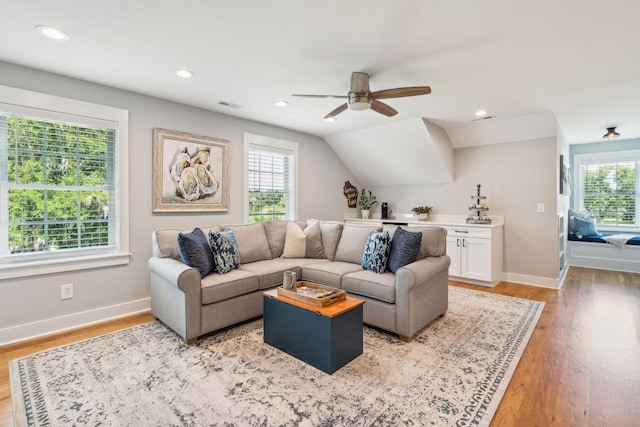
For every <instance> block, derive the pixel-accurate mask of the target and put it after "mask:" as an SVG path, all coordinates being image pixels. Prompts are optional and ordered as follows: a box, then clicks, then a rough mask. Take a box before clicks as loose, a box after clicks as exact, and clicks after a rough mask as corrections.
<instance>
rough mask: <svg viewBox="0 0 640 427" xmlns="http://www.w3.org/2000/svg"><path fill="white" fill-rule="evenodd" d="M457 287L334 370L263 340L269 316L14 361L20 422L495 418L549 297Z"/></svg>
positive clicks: (157, 327)
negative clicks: (420, 320) (403, 335)
mask: <svg viewBox="0 0 640 427" xmlns="http://www.w3.org/2000/svg"><path fill="white" fill-rule="evenodd" d="M449 290H450V294H449V295H450V303H449V310H448V311H447V314H446V315H445V316H444V317H441V318H438V320H436V321H435V322H433V323H432V324H431V325H430V326H429V327H427V328H426V329H424V330H423V331H422V332H421V333H420V334H419V336H418V337H416V339H415V340H414V341H412V342H410V343H405V342H402V341H400V340H399V339H398V338H397V337H396V336H393V335H389V334H387V333H384V332H381V331H379V330H376V329H372V328H368V327H365V328H364V353H363V354H362V355H361V356H359V357H358V358H356V359H355V360H353V361H352V362H351V363H349V364H348V365H346V366H345V367H343V368H342V369H340V370H338V371H337V372H335V373H334V374H333V375H327V374H325V373H323V372H322V371H319V370H317V369H315V368H313V367H311V366H309V365H307V364H305V363H303V362H300V361H298V360H297V359H295V358H293V357H291V356H289V355H287V354H286V353H283V352H281V351H279V350H277V349H275V348H273V347H271V346H269V345H267V344H265V343H264V342H263V340H262V332H263V329H262V320H257V321H253V322H251V323H247V324H244V325H241V326H238V327H235V328H232V329H229V330H226V331H222V332H219V333H216V334H212V335H209V336H207V337H204V338H202V339H200V340H198V343H197V345H195V346H188V345H185V344H184V343H183V342H182V340H181V339H180V338H179V337H177V336H176V335H175V334H174V333H173V332H171V331H170V330H168V329H167V328H166V327H165V326H164V325H163V324H162V323H160V322H152V323H148V324H144V325H140V326H136V327H133V328H130V329H126V330H123V331H119V332H114V333H112V334H108V335H103V336H100V337H96V338H93V339H89V340H87V341H83V342H79V343H75V344H70V345H67V346H64V347H59V348H55V349H52V350H47V351H43V352H41V353H38V354H35V355H32V356H28V357H25V358H22V359H17V360H13V361H11V363H10V381H11V394H12V399H13V411H14V418H15V422H16V426H17V427H21V426H43V425H53V426H59V425H103V426H125V425H130V426H147V425H153V426H168V425H183V426H201V425H224V426H275V425H282V426H378V425H394V426H402V425H419V426H428V425H433V426H470V425H480V426H488V425H489V423H490V421H491V418H492V417H493V415H494V413H495V411H496V409H497V407H498V404H499V403H500V399H501V398H502V396H503V394H504V391H505V389H506V387H507V385H508V383H509V380H510V379H511V376H512V374H513V371H514V370H515V368H516V365H517V364H518V361H519V359H520V357H521V355H522V352H523V351H524V348H525V346H526V345H527V342H528V340H529V337H530V335H531V333H532V332H533V329H534V328H535V325H536V323H537V321H538V318H539V316H540V313H541V312H542V308H543V305H544V303H540V302H535V301H528V300H522V299H516V298H511V297H505V296H499V295H493V294H489V293H486V292H478V291H471V290H467V289H462V288H456V287H450V288H449Z"/></svg>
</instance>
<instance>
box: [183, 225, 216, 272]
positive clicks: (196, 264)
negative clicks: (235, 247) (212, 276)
mask: <svg viewBox="0 0 640 427" xmlns="http://www.w3.org/2000/svg"><path fill="white" fill-rule="evenodd" d="M178 252H179V253H180V258H182V262H184V263H185V264H186V265H188V266H189V267H193V268H195V269H196V270H198V271H199V272H200V276H201V277H204V276H206V275H207V274H209V273H211V272H213V271H214V270H215V263H214V262H213V254H212V253H211V248H210V247H209V242H207V236H205V235H204V233H203V232H202V230H200V229H199V228H196V229H194V230H193V231H192V232H191V233H184V234H183V233H178Z"/></svg>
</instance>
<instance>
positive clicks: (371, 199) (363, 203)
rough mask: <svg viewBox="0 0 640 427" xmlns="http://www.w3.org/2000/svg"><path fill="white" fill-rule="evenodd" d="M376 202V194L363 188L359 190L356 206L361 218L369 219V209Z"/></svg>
mask: <svg viewBox="0 0 640 427" xmlns="http://www.w3.org/2000/svg"><path fill="white" fill-rule="evenodd" d="M376 203H378V201H377V200H376V196H374V195H373V194H372V193H371V190H367V189H365V188H363V189H362V191H360V197H359V198H358V206H359V207H360V212H361V213H362V219H369V209H371V208H372V207H373V205H375V204H376Z"/></svg>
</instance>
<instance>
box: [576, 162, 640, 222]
mask: <svg viewBox="0 0 640 427" xmlns="http://www.w3.org/2000/svg"><path fill="white" fill-rule="evenodd" d="M636 173H637V169H636V166H635V162H618V163H609V164H598V165H593V164H591V165H584V166H583V182H584V188H583V190H584V191H583V203H584V207H585V208H587V209H589V210H591V212H592V214H593V216H594V217H595V218H596V222H597V224H599V225H615V226H631V227H636V226H637V225H636V221H637V218H636V214H637V213H636V198H637V197H638V194H637V189H636V182H637V180H636Z"/></svg>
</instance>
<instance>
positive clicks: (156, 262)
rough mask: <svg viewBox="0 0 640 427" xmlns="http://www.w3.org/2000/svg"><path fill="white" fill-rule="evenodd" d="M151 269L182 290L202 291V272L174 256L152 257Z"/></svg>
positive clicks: (150, 261)
mask: <svg viewBox="0 0 640 427" xmlns="http://www.w3.org/2000/svg"><path fill="white" fill-rule="evenodd" d="M149 270H150V271H151V272H152V273H155V274H157V275H158V276H160V277H162V278H164V280H166V281H167V283H169V284H171V285H174V286H175V287H177V288H178V289H180V290H181V291H182V292H187V293H188V292H198V293H200V281H201V278H200V273H199V272H198V270H196V269H195V268H193V267H189V266H188V265H186V264H185V263H183V262H180V261H178V260H175V259H173V258H159V257H151V258H150V259H149Z"/></svg>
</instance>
